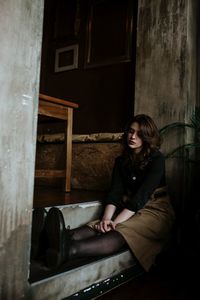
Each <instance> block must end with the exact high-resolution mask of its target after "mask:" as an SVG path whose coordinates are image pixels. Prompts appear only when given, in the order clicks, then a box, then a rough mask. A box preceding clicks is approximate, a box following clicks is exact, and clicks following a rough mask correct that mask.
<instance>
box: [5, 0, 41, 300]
mask: <svg viewBox="0 0 200 300" xmlns="http://www.w3.org/2000/svg"><path fill="white" fill-rule="evenodd" d="M42 19H43V0H36V1H32V0H26V1H16V0H6V1H0V40H1V47H0V66H1V68H0V86H1V89H0V105H1V109H0V128H1V131H0V132H1V134H0V139H1V140H0V144H1V147H0V157H1V160H0V191H1V209H0V270H1V275H0V299H3V300H6V299H22V298H25V297H26V291H27V287H28V281H27V280H28V273H29V251H30V231H31V213H32V201H33V180H34V163H35V140H36V124H37V107H38V100H37V98H38V88H39V71H40V52H41V51H40V49H41V39H42Z"/></svg>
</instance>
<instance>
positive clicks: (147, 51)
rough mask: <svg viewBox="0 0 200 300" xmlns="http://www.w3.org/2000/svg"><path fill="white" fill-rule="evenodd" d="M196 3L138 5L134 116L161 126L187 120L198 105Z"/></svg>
mask: <svg viewBox="0 0 200 300" xmlns="http://www.w3.org/2000/svg"><path fill="white" fill-rule="evenodd" d="M194 3H195V1H188V0H184V1H183V0H177V1H174V0H168V1H166V0H157V1H148V0H141V1H139V7H138V35H137V57H136V89H135V95H136V99H135V112H136V113H138V112H145V113H149V114H151V115H152V116H153V117H154V118H155V119H157V121H158V125H159V126H163V125H165V124H166V123H167V122H172V121H178V120H182V121H183V120H185V119H187V117H188V115H189V114H190V113H191V111H192V110H193V108H194V105H195V101H196V87H195V84H196V70H195V68H196V53H195V51H196V49H195V48H196V41H195V38H196V33H195V28H194V26H193V22H195V21H196V18H194V11H193V9H194V7H193V6H194Z"/></svg>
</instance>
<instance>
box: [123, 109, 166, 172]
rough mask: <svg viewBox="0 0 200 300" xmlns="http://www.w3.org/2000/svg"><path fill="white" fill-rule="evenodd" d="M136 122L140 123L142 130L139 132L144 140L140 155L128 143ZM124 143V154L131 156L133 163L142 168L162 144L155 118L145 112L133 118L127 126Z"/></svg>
mask: <svg viewBox="0 0 200 300" xmlns="http://www.w3.org/2000/svg"><path fill="white" fill-rule="evenodd" d="M135 122H136V123H138V125H139V128H140V130H139V132H138V136H139V137H140V138H141V140H142V142H143V144H142V150H141V151H140V153H139V154H138V155H136V154H135V152H134V151H133V150H132V149H130V147H129V146H128V144H127V135H128V132H129V129H130V126H131V125H132V124H133V123H135ZM123 145H124V151H123V155H124V156H125V157H127V158H129V159H130V160H131V161H132V163H133V164H136V165H138V166H139V168H141V169H142V168H143V167H144V166H145V165H146V164H147V163H148V161H149V156H150V154H151V153H152V152H153V151H155V150H158V149H159V148H160V146H161V137H160V134H159V131H158V128H157V126H156V124H155V123H154V121H153V119H152V118H151V117H149V116H148V115H145V114H139V115H136V116H134V117H133V118H131V119H130V120H129V122H128V123H127V124H126V127H125V131H124V134H123Z"/></svg>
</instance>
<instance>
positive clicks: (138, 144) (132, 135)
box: [127, 122, 143, 153]
mask: <svg viewBox="0 0 200 300" xmlns="http://www.w3.org/2000/svg"><path fill="white" fill-rule="evenodd" d="M139 130H140V127H139V124H138V123H137V122H134V123H132V124H131V126H130V128H129V131H128V135H127V144H128V146H129V148H131V149H132V150H134V151H135V152H136V153H139V152H140V151H141V149H142V144H143V142H142V139H141V138H140V137H139V136H138V132H139Z"/></svg>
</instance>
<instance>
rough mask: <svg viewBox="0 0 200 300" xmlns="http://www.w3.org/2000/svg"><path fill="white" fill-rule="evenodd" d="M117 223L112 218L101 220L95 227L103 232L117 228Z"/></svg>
mask: <svg viewBox="0 0 200 300" xmlns="http://www.w3.org/2000/svg"><path fill="white" fill-rule="evenodd" d="M115 226H116V223H115V222H114V221H112V220H101V221H100V222H99V223H98V224H96V225H95V229H96V230H97V231H99V232H101V233H106V232H108V231H111V230H115Z"/></svg>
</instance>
